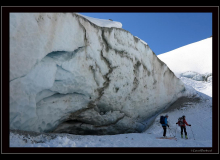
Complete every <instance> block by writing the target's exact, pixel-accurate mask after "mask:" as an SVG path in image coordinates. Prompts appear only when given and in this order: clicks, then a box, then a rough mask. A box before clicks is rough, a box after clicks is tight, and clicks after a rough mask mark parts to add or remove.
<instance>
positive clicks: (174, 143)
mask: <svg viewBox="0 0 220 160" xmlns="http://www.w3.org/2000/svg"><path fill="white" fill-rule="evenodd" d="M86 18H88V17H86ZM88 19H90V20H91V21H93V22H94V23H96V24H98V25H101V26H106V27H107V26H108V25H107V23H108V24H110V26H113V27H119V28H120V27H122V25H121V24H120V22H116V23H112V21H109V20H108V21H107V20H106V21H101V20H98V19H92V18H88ZM105 22H106V23H105ZM114 25H115V26H114ZM204 42H205V41H202V42H200V45H198V44H196V45H194V46H196V48H192V45H190V47H189V46H188V48H185V49H183V48H182V51H184V52H181V56H175V55H173V53H172V55H171V54H168V53H167V54H164V55H163V57H165V58H164V59H165V60H167V63H166V62H165V61H164V62H165V63H166V64H167V65H168V67H169V68H170V69H171V70H172V68H175V70H173V72H174V73H175V74H176V75H178V76H180V73H183V72H185V71H195V72H198V73H200V74H203V71H204V72H209V71H211V70H210V68H209V66H210V64H207V63H211V61H210V57H211V54H212V53H211V52H210V51H209V48H210V45H211V43H210V42H211V41H210V39H209V40H208V42H207V43H205V44H204ZM201 45H203V46H206V45H207V46H209V47H207V48H208V49H207V51H208V53H207V52H205V51H204V50H203V51H202V52H200V54H193V53H196V52H195V50H197V49H198V48H200V46H201ZM186 50H187V51H188V52H185V51H186ZM189 52H191V53H189ZM183 54H184V55H185V56H183ZM202 55H205V56H202ZM158 57H159V56H158ZM184 57H185V61H184ZM201 57H202V59H201ZM171 58H172V60H171ZM173 58H181V64H180V63H177V60H175V59H173ZM204 60H205V61H204ZM198 61H202V63H203V65H200V68H198V64H200V63H197V62H198ZM172 62H173V64H174V65H173V64H172ZM186 62H188V63H189V62H190V65H187V64H188V63H186ZM193 62H195V63H193ZM183 64H185V65H183ZM183 66H184V70H183ZM187 67H190V68H187ZM207 67H208V68H207ZM207 69H208V70H207ZM201 72H202V73H201ZM180 79H181V80H182V81H183V82H184V84H185V87H186V92H185V93H184V94H185V96H187V97H188V101H185V102H180V101H179V102H177V104H175V105H177V106H178V105H179V106H180V107H179V108H178V107H176V108H175V107H174V108H173V109H172V110H171V109H168V110H165V111H164V112H163V113H161V114H160V115H165V114H168V115H169V118H168V123H169V125H170V127H169V129H168V130H167V136H168V137H173V136H175V137H177V140H167V139H156V137H161V136H162V134H163V129H162V127H161V125H160V123H159V117H160V115H158V116H157V117H156V118H155V120H154V122H153V124H152V125H151V126H150V127H149V128H148V129H147V130H146V131H145V132H143V133H130V134H119V135H101V136H95V135H71V134H52V133H50V134H36V133H25V134H21V132H17V131H11V132H10V147H212V81H209V82H206V81H196V80H193V79H190V78H186V77H180ZM182 115H185V116H186V121H187V122H188V123H189V124H191V125H192V126H191V127H188V126H187V127H186V128H187V133H188V137H189V139H188V140H186V139H182V138H181V137H180V128H179V127H178V126H177V125H176V122H177V119H178V118H179V117H180V116H182ZM19 133H20V134H19Z"/></svg>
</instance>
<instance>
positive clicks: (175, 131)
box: [175, 125, 177, 137]
mask: <svg viewBox="0 0 220 160" xmlns="http://www.w3.org/2000/svg"><path fill="white" fill-rule="evenodd" d="M176 130H177V125H176ZM175 137H176V131H175Z"/></svg>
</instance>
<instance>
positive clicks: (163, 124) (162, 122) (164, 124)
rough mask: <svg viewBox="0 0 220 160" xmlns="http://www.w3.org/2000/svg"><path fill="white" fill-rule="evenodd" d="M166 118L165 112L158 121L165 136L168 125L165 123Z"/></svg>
mask: <svg viewBox="0 0 220 160" xmlns="http://www.w3.org/2000/svg"><path fill="white" fill-rule="evenodd" d="M167 118H168V115H167V114H166V115H165V116H161V117H160V123H161V124H162V127H163V136H164V137H166V131H167V126H168V127H169V125H168V124H167V123H168V122H167Z"/></svg>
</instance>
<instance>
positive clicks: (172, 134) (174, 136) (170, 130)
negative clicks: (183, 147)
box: [168, 127, 175, 137]
mask: <svg viewBox="0 0 220 160" xmlns="http://www.w3.org/2000/svg"><path fill="white" fill-rule="evenodd" d="M168 128H169V127H168ZM169 129H170V128H169ZM170 132H171V129H170ZM171 133H172V132H171ZM170 135H171V134H170ZM172 135H173V133H172ZM173 136H174V135H173ZM174 137H175V136H174Z"/></svg>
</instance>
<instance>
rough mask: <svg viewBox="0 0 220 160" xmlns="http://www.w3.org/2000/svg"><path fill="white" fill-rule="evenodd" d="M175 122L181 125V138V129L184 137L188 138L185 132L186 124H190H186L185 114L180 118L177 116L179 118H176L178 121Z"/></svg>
mask: <svg viewBox="0 0 220 160" xmlns="http://www.w3.org/2000/svg"><path fill="white" fill-rule="evenodd" d="M176 124H178V125H179V126H180V127H181V138H183V131H184V133H185V138H186V139H188V137H187V132H186V125H187V126H191V124H188V123H187V122H186V119H185V115H183V116H182V117H181V118H179V120H178V122H177V123H176ZM185 124H186V125H185Z"/></svg>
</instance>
